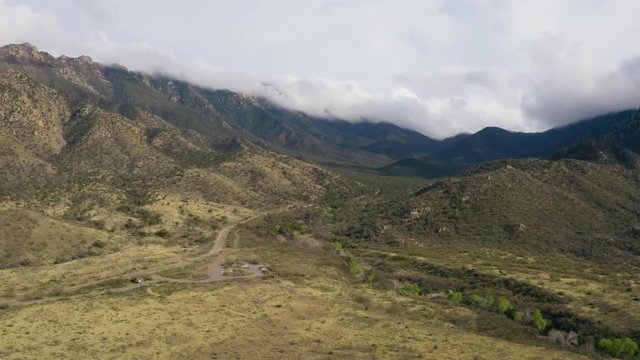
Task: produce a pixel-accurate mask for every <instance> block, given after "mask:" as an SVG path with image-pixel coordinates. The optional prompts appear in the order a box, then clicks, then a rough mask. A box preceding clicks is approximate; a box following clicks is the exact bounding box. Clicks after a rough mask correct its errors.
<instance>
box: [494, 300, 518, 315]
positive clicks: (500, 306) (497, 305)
mask: <svg viewBox="0 0 640 360" xmlns="http://www.w3.org/2000/svg"><path fill="white" fill-rule="evenodd" d="M493 307H494V309H495V310H496V311H497V312H499V313H500V314H504V313H506V312H507V311H509V310H511V309H513V305H511V302H510V301H509V300H507V299H505V298H503V297H498V298H497V299H496V300H495V302H494V304H493Z"/></svg>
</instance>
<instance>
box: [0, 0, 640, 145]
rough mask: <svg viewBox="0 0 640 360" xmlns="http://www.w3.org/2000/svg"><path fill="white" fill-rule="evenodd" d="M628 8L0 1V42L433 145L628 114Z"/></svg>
mask: <svg viewBox="0 0 640 360" xmlns="http://www.w3.org/2000/svg"><path fill="white" fill-rule="evenodd" d="M638 13H640V2H637V1H634V0H619V1H615V2H613V1H605V0H563V1H551V0H539V1H535V2H534V1H520V0H514V1H500V0H466V1H465V0H459V1H441V0H432V1H422V0H400V1H394V2H391V1H388V2H387V1H375V2H372V1H364V0H353V1H346V0H342V1H340V0H338V1H327V0H309V1H304V2H301V1H297V0H271V1H266V0H247V1H239V2H228V1H197V0H194V1H190V2H188V3H184V4H178V3H177V2H168V1H167V2H165V1H151V0H140V1H135V2H131V1H125V0H109V1H78V0H60V1H56V2H40V1H35V0H34V1H28V0H24V1H10V0H0V44H8V43H20V42H31V43H33V44H34V45H36V46H38V47H39V48H41V49H42V50H45V51H49V52H51V53H53V54H55V55H60V54H63V53H64V54H67V55H71V56H78V55H81V54H87V55H90V56H92V57H93V58H94V59H95V60H97V61H99V62H103V63H119V64H122V65H124V66H126V67H128V68H129V69H132V70H137V71H144V72H149V73H161V74H165V75H168V76H173V77H176V78H180V79H184V80H187V81H190V82H193V83H196V84H198V85H201V86H206V87H212V88H224V89H230V90H233V91H238V92H243V93H248V94H252V95H257V96H263V97H266V98H268V99H270V100H271V101H273V102H275V103H277V104H279V105H281V106H284V107H287V108H290V109H296V110H301V111H304V112H307V113H309V114H311V115H316V116H323V117H334V118H342V119H347V120H352V121H358V120H361V119H369V120H373V121H389V122H392V123H395V124H397V125H400V126H404V127H408V128H411V129H414V130H417V131H420V132H422V133H425V134H427V135H430V136H433V137H440V138H441V137H445V136H451V135H454V134H456V133H460V132H473V131H477V130H479V129H481V128H483V127H486V126H500V127H504V128H507V129H511V130H516V131H537V130H544V129H547V128H550V127H553V126H559V125H565V124H568V123H570V122H573V121H576V120H579V119H582V118H586V117H590V116H595V115H598V114H602V113H606V112H611V111H617V110H623V109H627V108H635V107H639V106H640V99H639V96H638V95H637V94H640V56H638V51H637V50H636V49H635V48H634V46H633V41H634V39H636V38H638V35H640V25H638V23H637V21H636V19H635V14H638Z"/></svg>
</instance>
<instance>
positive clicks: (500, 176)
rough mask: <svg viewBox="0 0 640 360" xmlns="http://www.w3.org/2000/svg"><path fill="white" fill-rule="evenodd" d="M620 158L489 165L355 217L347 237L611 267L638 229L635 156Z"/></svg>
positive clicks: (632, 248)
mask: <svg viewBox="0 0 640 360" xmlns="http://www.w3.org/2000/svg"><path fill="white" fill-rule="evenodd" d="M583 147H584V146H583ZM589 151H590V150H589ZM572 152H573V150H571V149H568V150H566V152H565V153H566V154H571V153H572ZM627 155H628V156H627ZM627 155H625V157H623V158H622V161H623V162H622V163H620V162H619V161H618V160H616V158H611V159H608V160H607V161H602V159H594V161H579V160H573V159H561V160H556V161H549V160H537V159H527V160H509V161H496V162H490V163H487V164H484V165H480V166H479V167H476V168H473V169H471V170H468V171H466V172H464V173H463V174H462V175H459V176H456V177H451V178H447V179H443V180H440V181H437V182H435V183H433V184H432V185H430V186H427V187H425V188H423V189H422V190H420V191H419V192H418V193H416V194H415V195H414V196H411V197H409V198H408V199H406V200H405V201H397V200H395V201H393V202H389V203H383V204H381V205H380V206H379V207H378V208H377V209H375V210H372V213H363V214H362V215H361V216H362V218H361V219H360V220H359V221H354V225H353V226H352V228H351V229H350V230H348V234H349V236H350V237H351V238H356V239H360V240H361V241H373V242H376V241H381V242H389V243H393V242H394V241H397V239H398V238H403V237H408V238H410V239H413V241H414V242H415V243H416V244H420V243H422V244H437V243H440V242H456V241H465V242H472V243H473V242H476V243H478V244H483V246H498V247H513V248H520V249H526V250H528V251H536V252H542V253H544V252H545V251H565V252H569V253H573V254H575V255H578V256H584V257H589V258H599V259H609V260H611V261H614V260H616V259H621V258H623V257H624V258H627V257H628V255H629V254H635V255H640V243H638V241H637V238H635V237H634V235H633V234H635V233H636V232H635V231H636V230H635V229H637V228H638V226H639V225H640V172H638V170H637V168H635V169H630V168H629V167H628V166H627V164H628V161H629V159H632V158H633V160H634V161H635V163H636V164H637V161H638V157H637V156H636V155H631V154H627ZM558 158H560V156H558Z"/></svg>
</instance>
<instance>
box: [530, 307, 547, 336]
mask: <svg viewBox="0 0 640 360" xmlns="http://www.w3.org/2000/svg"><path fill="white" fill-rule="evenodd" d="M531 316H532V317H533V327H534V328H536V330H538V332H539V333H541V332H543V331H544V329H546V328H547V326H549V320H547V319H545V318H544V316H542V311H540V309H533V311H532V312H531Z"/></svg>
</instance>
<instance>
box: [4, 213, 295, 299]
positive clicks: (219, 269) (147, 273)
mask: <svg viewBox="0 0 640 360" xmlns="http://www.w3.org/2000/svg"><path fill="white" fill-rule="evenodd" d="M296 205H298V204H297V203H296V204H289V205H286V206H284V207H281V208H278V209H275V210H272V211H264V212H261V213H259V214H257V215H256V216H253V217H251V218H248V219H245V220H242V221H239V222H237V223H235V224H231V225H229V226H227V227H224V228H222V229H221V230H220V231H219V232H218V233H217V234H216V237H215V239H214V241H213V242H212V244H211V247H210V248H209V250H208V251H207V252H205V253H204V254H201V255H198V256H195V257H193V258H190V259H186V260H183V261H179V262H175V263H171V264H166V265H163V266H158V267H155V268H152V269H146V270H144V271H134V272H129V273H125V274H120V275H116V276H111V277H107V278H103V279H100V280H94V281H88V282H85V283H82V284H77V285H73V286H67V287H65V288H64V289H63V292H64V293H66V294H73V293H74V292H77V291H79V290H82V289H86V288H90V287H94V286H100V285H102V284H107V283H109V282H112V281H117V280H121V279H135V278H142V279H145V280H144V281H142V282H140V283H135V284H134V283H132V284H129V285H127V286H123V287H119V288H115V289H109V290H105V291H104V292H105V293H107V292H109V293H123V292H127V291H131V290H134V289H138V288H141V287H144V286H148V285H151V284H155V283H159V282H176V283H182V284H203V283H211V282H216V281H227V280H238V279H250V278H257V277H262V276H264V275H265V274H264V273H263V272H262V271H261V270H260V266H259V265H256V264H250V263H241V264H242V265H245V266H246V268H245V270H246V273H247V275H242V276H226V275H224V274H223V272H224V267H223V264H222V263H221V262H219V261H214V262H212V263H211V264H210V265H209V269H208V275H209V278H207V279H204V280H189V279H174V278H169V277H165V276H161V275H158V273H160V272H162V271H164V270H168V269H172V268H177V267H185V266H188V265H191V264H193V263H196V262H200V261H202V260H205V259H207V258H209V257H213V256H215V255H218V254H219V253H220V252H222V250H223V249H224V247H225V245H226V242H227V237H228V236H229V233H230V232H231V230H233V228H235V227H236V226H238V225H239V224H243V223H246V222H249V221H252V220H255V219H258V218H260V217H263V216H265V215H267V214H271V213H276V212H282V211H286V210H289V209H291V208H293V207H294V206H296ZM79 296H82V294H78V295H72V296H71V297H79ZM48 300H50V299H47V298H44V299H36V300H32V299H16V300H10V301H6V302H3V303H0V306H20V305H32V304H37V303H42V302H45V301H48Z"/></svg>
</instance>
